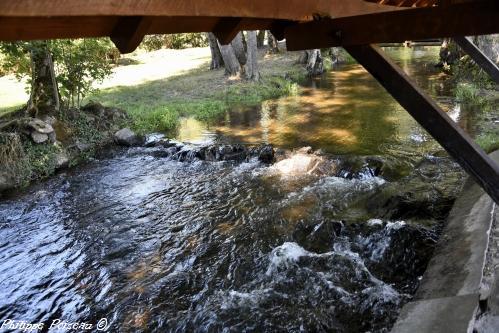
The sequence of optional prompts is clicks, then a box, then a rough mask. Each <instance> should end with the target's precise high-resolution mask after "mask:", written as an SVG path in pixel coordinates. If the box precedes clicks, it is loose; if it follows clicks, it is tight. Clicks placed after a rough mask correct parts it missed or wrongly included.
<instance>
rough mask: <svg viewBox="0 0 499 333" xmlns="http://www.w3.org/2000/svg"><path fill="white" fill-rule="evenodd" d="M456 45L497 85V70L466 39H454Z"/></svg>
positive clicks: (498, 77) (498, 75)
mask: <svg viewBox="0 0 499 333" xmlns="http://www.w3.org/2000/svg"><path fill="white" fill-rule="evenodd" d="M454 40H455V41H456V43H457V44H458V45H459V46H460V47H461V48H462V49H463V51H464V52H466V53H467V54H468V55H469V56H470V57H471V59H473V61H475V62H476V63H477V65H478V66H480V67H481V68H482V69H483V70H484V71H485V72H487V74H489V75H490V77H491V78H492V80H494V82H496V83H497V84H499V68H498V67H497V65H496V64H495V63H494V62H493V61H492V60H490V59H489V57H487V56H486V55H485V54H484V53H483V52H482V50H480V49H479V48H478V47H477V46H476V45H475V44H474V43H473V42H472V41H471V40H470V39H469V38H468V37H454Z"/></svg>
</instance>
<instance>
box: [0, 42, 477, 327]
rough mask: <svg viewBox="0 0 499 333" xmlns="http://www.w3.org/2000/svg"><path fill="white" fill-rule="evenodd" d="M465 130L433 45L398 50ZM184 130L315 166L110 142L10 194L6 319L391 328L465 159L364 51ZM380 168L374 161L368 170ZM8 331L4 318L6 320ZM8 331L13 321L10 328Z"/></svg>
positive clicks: (1, 262)
mask: <svg viewBox="0 0 499 333" xmlns="http://www.w3.org/2000/svg"><path fill="white" fill-rule="evenodd" d="M388 52H389V53H390V54H391V55H392V56H393V57H394V59H395V60H396V61H397V62H398V63H399V64H400V65H401V66H402V67H403V68H404V70H406V71H407V72H408V73H409V75H410V76H412V77H413V78H414V79H415V80H416V81H417V82H418V84H420V85H421V86H422V87H423V88H424V89H425V90H426V91H428V92H429V93H430V94H431V95H433V96H434V97H435V98H436V99H437V101H438V102H439V103H440V104H441V106H442V107H443V108H444V109H445V110H446V111H447V112H448V113H449V114H450V115H451V117H453V119H455V120H456V121H458V122H459V123H460V124H461V126H463V127H464V128H465V129H466V130H467V131H468V132H470V133H471V134H473V132H474V130H475V128H476V123H475V122H474V118H473V117H474V116H473V114H472V112H467V110H466V109H465V108H464V107H461V106H460V105H459V104H457V103H456V102H455V100H454V98H453V97H452V91H453V87H452V85H451V83H449V82H448V81H447V80H446V78H445V77H444V76H443V75H441V74H440V73H439V70H438V69H436V68H434V66H433V63H435V62H436V59H437V57H438V51H437V50H436V49H434V48H426V49H424V48H420V49H409V48H402V49H389V50H388ZM177 140H179V141H183V142H189V143H190V144H194V145H195V144H201V143H202V144H213V143H217V144H272V145H273V146H274V147H276V148H280V149H284V150H287V151H290V150H293V149H296V148H300V147H303V146H311V147H312V148H313V149H314V150H316V151H317V150H318V151H319V152H318V154H320V155H321V156H322V157H321V158H323V159H325V160H327V161H328V162H329V164H328V165H333V166H335V167H331V168H329V169H328V170H326V171H324V172H322V173H320V174H308V173H306V174H302V175H293V176H289V175H284V174H282V173H280V172H279V170H278V169H277V168H275V167H273V166H271V165H267V164H264V163H261V162H259V161H258V160H257V159H255V158H251V159H248V160H246V161H243V162H233V161H212V162H208V161H203V160H199V159H196V158H190V159H188V160H180V159H178V158H174V157H171V156H170V157H168V156H166V157H165V156H163V155H161V154H159V155H158V154H157V151H158V149H159V150H160V148H146V147H136V148H129V149H116V150H115V151H113V152H111V153H109V154H106V156H103V157H101V158H98V159H95V160H93V161H92V162H91V163H88V164H86V165H85V166H83V167H81V168H78V169H73V170H70V171H66V172H64V173H60V174H58V175H56V176H54V177H53V178H51V179H49V180H48V181H45V182H42V183H39V184H36V185H33V186H31V187H30V188H28V189H26V190H23V191H19V192H17V193H13V194H12V195H10V196H9V197H8V198H6V199H4V200H3V201H1V202H0V296H1V297H0V322H2V321H4V320H6V319H11V320H17V321H26V322H31V323H45V327H48V326H50V324H51V323H52V322H53V320H56V319H59V320H62V321H66V322H71V323H74V322H80V323H82V322H84V323H90V324H93V325H95V324H96V323H97V322H98V321H99V320H101V319H103V318H104V319H105V321H106V323H107V326H106V327H107V328H108V330H109V331H110V332H143V331H152V332H367V331H371V332H384V331H387V330H388V329H389V328H390V327H391V325H392V324H393V322H394V320H395V319H396V316H397V313H398V310H399V309H400V308H401V306H402V305H403V304H404V303H405V302H407V301H408V300H410V298H411V295H412V294H413V293H414V291H415V288H416V287H417V283H418V281H419V279H420V277H421V275H422V273H423V272H424V268H425V266H426V264H427V262H428V260H429V258H430V256H431V253H432V250H433V247H434V245H435V243H436V241H437V239H438V234H439V232H440V229H441V226H442V219H443V218H444V217H445V215H446V213H447V212H448V209H449V208H450V205H451V204H452V201H453V199H454V197H455V196H456V195H457V193H458V192H459V190H460V186H461V184H462V182H463V178H464V174H463V172H462V171H461V169H460V168H459V167H458V166H457V165H456V164H455V163H454V162H452V161H451V160H450V159H449V158H448V157H447V155H446V154H445V153H444V152H443V151H442V149H441V148H440V147H439V146H438V144H436V143H435V142H434V141H433V140H432V139H431V138H430V137H429V136H428V134H427V133H426V132H425V131H424V130H422V129H421V128H420V127H419V126H418V125H417V124H416V123H415V122H414V121H413V120H412V118H410V116H409V115H408V114H407V113H406V112H405V111H404V110H403V109H402V108H401V107H400V106H398V104H397V103H396V102H395V101H394V100H393V99H392V98H391V97H390V96H389V95H388V94H387V93H386V92H384V91H383V89H382V88H381V87H380V86H379V85H378V84H377V83H376V82H375V81H374V80H373V79H371V78H370V77H369V75H368V74H367V73H366V72H364V71H363V70H362V69H361V68H360V67H359V66H358V65H354V64H352V65H342V66H339V67H338V68H336V69H335V70H333V71H331V72H329V73H327V74H325V75H324V77H322V78H320V79H313V80H309V81H307V82H305V83H304V84H303V88H302V89H301V92H300V94H299V95H298V96H291V97H285V98H280V99H277V100H271V101H266V102H264V103H262V105H260V106H258V107H243V106H239V107H238V106H235V107H234V108H232V109H231V110H230V111H229V112H227V114H226V115H225V117H223V118H221V119H219V120H218V121H215V122H211V123H210V124H206V123H202V122H199V121H197V120H195V119H184V120H183V121H182V124H181V127H180V128H179V131H178V135H177ZM373 170H377V171H373ZM3 331H4V330H2V332H3ZM5 331H8V330H5Z"/></svg>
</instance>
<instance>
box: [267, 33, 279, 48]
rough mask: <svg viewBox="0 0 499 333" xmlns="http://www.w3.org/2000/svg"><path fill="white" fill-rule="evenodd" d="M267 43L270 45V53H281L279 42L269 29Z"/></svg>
mask: <svg viewBox="0 0 499 333" xmlns="http://www.w3.org/2000/svg"><path fill="white" fill-rule="evenodd" d="M267 44H268V46H269V50H268V51H269V53H279V43H278V42H277V39H276V38H275V37H274V35H272V33H271V32H270V31H267Z"/></svg>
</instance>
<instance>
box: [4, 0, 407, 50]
mask: <svg viewBox="0 0 499 333" xmlns="http://www.w3.org/2000/svg"><path fill="white" fill-rule="evenodd" d="M396 10H401V9H400V8H395V7H387V6H383V5H379V4H374V3H368V2H365V1H363V0H313V1H312V0H271V1H269V0H252V1H247V0H229V1H217V0H182V1H178V0H85V1H81V0H60V1H55V0H2V1H0V26H1V27H2V29H0V40H4V41H14V40H30V39H51V38H77V37H103V36H111V37H114V38H113V40H115V41H117V44H118V45H117V46H118V47H119V48H120V50H121V51H123V52H130V51H132V50H133V48H134V47H135V46H136V45H135V44H137V42H136V41H137V40H139V41H140V39H141V38H142V37H143V35H144V34H160V33H178V32H206V31H213V32H216V33H217V36H218V37H219V38H220V39H221V40H222V42H225V43H226V42H229V41H230V37H231V36H233V35H234V34H235V33H237V31H240V30H257V29H258V30H259V29H269V30H270V29H271V30H273V31H274V33H275V34H277V35H282V34H283V27H284V26H286V25H288V24H289V22H303V21H311V20H313V19H314V18H318V17H331V18H340V17H348V16H354V15H360V14H371V13H379V12H387V11H396ZM132 30H133V31H132ZM282 37H284V36H281V38H282ZM127 39H128V41H127V42H125V40H127ZM137 45H138V44H137Z"/></svg>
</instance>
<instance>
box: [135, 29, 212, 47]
mask: <svg viewBox="0 0 499 333" xmlns="http://www.w3.org/2000/svg"><path fill="white" fill-rule="evenodd" d="M204 46H208V39H207V38H206V35H205V34H202V33H182V34H170V35H149V36H146V37H145V38H144V40H143V41H142V44H141V47H142V48H144V49H145V50H146V51H156V50H159V49H162V48H167V49H185V48H188V47H204Z"/></svg>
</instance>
